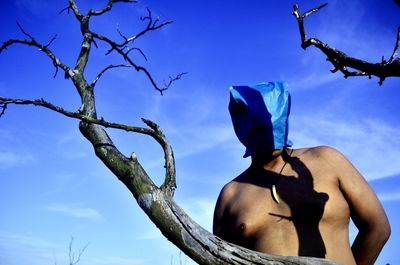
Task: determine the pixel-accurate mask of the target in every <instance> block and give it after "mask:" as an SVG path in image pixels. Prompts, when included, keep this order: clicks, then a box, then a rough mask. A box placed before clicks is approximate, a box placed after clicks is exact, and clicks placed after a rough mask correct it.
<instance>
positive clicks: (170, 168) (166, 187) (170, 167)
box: [142, 118, 176, 198]
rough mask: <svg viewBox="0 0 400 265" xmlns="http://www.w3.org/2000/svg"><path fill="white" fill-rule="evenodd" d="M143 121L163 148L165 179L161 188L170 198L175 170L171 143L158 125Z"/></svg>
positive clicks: (173, 189)
mask: <svg viewBox="0 0 400 265" xmlns="http://www.w3.org/2000/svg"><path fill="white" fill-rule="evenodd" d="M142 120H143V122H144V123H145V124H146V125H147V126H149V127H150V128H151V129H152V130H153V131H154V133H156V135H157V136H158V137H157V138H155V140H157V142H158V143H159V144H160V145H161V147H162V148H163V150H164V159H165V165H164V167H165V179H164V183H163V184H162V185H161V187H160V188H161V190H163V191H165V192H166V194H167V195H168V196H169V197H170V198H172V197H173V195H174V191H175V189H176V171H175V159H174V153H173V151H172V147H171V145H170V144H169V143H168V140H167V138H166V137H165V135H164V133H163V132H162V130H161V128H160V126H158V125H157V124H156V123H154V122H152V121H150V120H147V119H143V118H142Z"/></svg>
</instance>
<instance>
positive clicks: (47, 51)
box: [0, 21, 70, 77]
mask: <svg viewBox="0 0 400 265" xmlns="http://www.w3.org/2000/svg"><path fill="white" fill-rule="evenodd" d="M17 26H18V28H19V29H20V30H21V32H22V34H24V35H25V36H27V37H28V39H25V40H22V39H10V40H7V41H5V42H3V44H2V45H1V47H0V53H1V52H3V51H4V50H5V49H7V48H8V47H9V46H11V45H13V44H16V43H19V44H25V45H28V46H33V47H37V48H39V51H42V52H44V53H45V54H46V55H47V56H48V57H49V58H50V59H51V61H52V62H53V65H54V67H55V68H56V72H55V74H54V77H55V76H56V75H57V73H58V68H61V69H63V70H64V72H65V74H66V75H67V76H68V72H69V70H70V68H69V67H68V66H66V65H65V64H64V63H62V62H61V61H60V59H58V58H57V57H56V56H55V55H54V53H53V52H52V51H51V50H50V49H49V46H50V45H51V44H52V43H53V41H54V40H55V39H56V38H57V35H55V36H53V37H52V38H51V39H50V41H49V42H48V43H47V44H46V45H43V44H41V43H39V42H37V41H36V39H35V38H34V37H33V36H32V35H30V34H29V33H28V32H26V31H25V30H24V28H23V27H22V26H21V24H20V23H19V22H18V21H17Z"/></svg>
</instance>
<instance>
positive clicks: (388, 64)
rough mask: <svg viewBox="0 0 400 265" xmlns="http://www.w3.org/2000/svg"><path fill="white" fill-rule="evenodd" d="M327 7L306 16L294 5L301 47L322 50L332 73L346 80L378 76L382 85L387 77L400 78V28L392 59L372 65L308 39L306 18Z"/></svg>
mask: <svg viewBox="0 0 400 265" xmlns="http://www.w3.org/2000/svg"><path fill="white" fill-rule="evenodd" d="M326 5H327V4H323V5H321V6H319V7H317V8H313V9H311V10H310V11H307V12H305V13H304V14H301V13H300V11H299V7H298V5H297V4H295V5H294V7H293V15H294V16H295V17H296V20H297V23H298V26H299V31H300V37H301V47H302V48H303V49H307V48H308V47H310V46H314V47H316V48H318V49H320V50H321V51H322V52H323V53H324V54H325V55H326V56H327V60H328V61H329V62H331V63H332V65H333V66H334V69H333V70H331V72H332V73H335V72H337V71H340V72H341V73H342V74H343V75H344V77H345V78H348V77H349V76H369V77H370V78H371V77H372V76H376V77H378V78H379V84H380V85H382V84H383V81H384V80H385V79H386V78H387V77H400V59H399V58H397V51H398V48H399V43H400V27H399V28H398V32H397V41H396V44H395V48H394V51H393V53H392V55H391V56H390V59H389V60H388V61H385V60H384V59H383V57H382V60H381V62H379V63H370V62H366V61H363V60H360V59H358V58H354V57H350V56H348V55H347V54H345V53H344V52H342V51H340V50H337V49H335V48H332V47H330V46H329V45H328V44H326V43H324V42H322V41H320V40H319V39H316V38H307V35H306V32H305V29H304V18H306V17H307V16H309V15H311V14H313V13H315V12H317V11H319V10H320V9H321V8H323V7H325V6H326ZM349 69H354V70H349Z"/></svg>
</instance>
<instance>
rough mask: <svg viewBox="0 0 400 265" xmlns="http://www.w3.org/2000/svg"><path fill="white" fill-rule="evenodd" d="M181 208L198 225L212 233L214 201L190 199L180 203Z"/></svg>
mask: <svg viewBox="0 0 400 265" xmlns="http://www.w3.org/2000/svg"><path fill="white" fill-rule="evenodd" d="M181 206H182V208H183V209H185V210H186V212H187V213H188V214H189V216H190V217H192V218H193V220H195V221H196V222H197V223H198V224H199V225H201V226H202V227H204V228H205V229H207V230H209V231H212V222H213V214H214V206H215V201H214V200H212V199H210V198H191V199H188V200H186V201H185V202H182V203H181Z"/></svg>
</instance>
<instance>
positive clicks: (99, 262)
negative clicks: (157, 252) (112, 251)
mask: <svg viewBox="0 0 400 265" xmlns="http://www.w3.org/2000/svg"><path fill="white" fill-rule="evenodd" d="M151 261H152V260H151V259H140V258H138V259H135V258H124V257H116V256H108V257H101V258H90V257H88V258H85V264H89V265H109V264H112V265H144V264H152V262H151Z"/></svg>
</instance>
